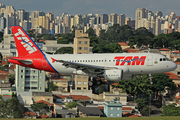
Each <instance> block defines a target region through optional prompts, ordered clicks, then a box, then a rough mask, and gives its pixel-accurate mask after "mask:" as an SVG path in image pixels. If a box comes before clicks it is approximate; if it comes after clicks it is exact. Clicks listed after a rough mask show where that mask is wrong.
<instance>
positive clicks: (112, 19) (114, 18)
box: [108, 13, 117, 24]
mask: <svg viewBox="0 0 180 120" xmlns="http://www.w3.org/2000/svg"><path fill="white" fill-rule="evenodd" d="M108 22H112V23H113V24H117V14H116V13H111V15H109V18H108Z"/></svg>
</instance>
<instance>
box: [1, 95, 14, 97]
mask: <svg viewBox="0 0 180 120" xmlns="http://www.w3.org/2000/svg"><path fill="white" fill-rule="evenodd" d="M2 96H3V97H12V95H2Z"/></svg>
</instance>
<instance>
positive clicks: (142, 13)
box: [135, 8, 148, 29]
mask: <svg viewBox="0 0 180 120" xmlns="http://www.w3.org/2000/svg"><path fill="white" fill-rule="evenodd" d="M135 17H136V18H135V29H137V28H139V27H140V26H141V25H140V24H141V22H140V21H141V19H142V18H148V10H146V9H145V8H137V9H136V14H135Z"/></svg>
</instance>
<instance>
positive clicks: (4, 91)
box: [0, 83, 12, 95]
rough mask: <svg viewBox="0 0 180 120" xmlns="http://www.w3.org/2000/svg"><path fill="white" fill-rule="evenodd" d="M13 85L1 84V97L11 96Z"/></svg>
mask: <svg viewBox="0 0 180 120" xmlns="http://www.w3.org/2000/svg"><path fill="white" fill-rule="evenodd" d="M11 94H12V91H11V83H0V95H11Z"/></svg>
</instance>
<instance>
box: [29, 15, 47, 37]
mask: <svg viewBox="0 0 180 120" xmlns="http://www.w3.org/2000/svg"><path fill="white" fill-rule="evenodd" d="M49 25H50V23H49V18H48V17H46V16H39V17H38V18H34V27H33V26H32V28H36V27H38V26H39V27H42V34H48V33H49Z"/></svg>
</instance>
